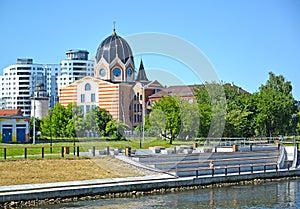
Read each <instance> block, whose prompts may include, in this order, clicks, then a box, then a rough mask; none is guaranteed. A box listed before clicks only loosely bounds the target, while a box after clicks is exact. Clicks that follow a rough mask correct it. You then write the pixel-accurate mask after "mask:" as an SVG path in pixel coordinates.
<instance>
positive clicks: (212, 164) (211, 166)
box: [209, 161, 214, 169]
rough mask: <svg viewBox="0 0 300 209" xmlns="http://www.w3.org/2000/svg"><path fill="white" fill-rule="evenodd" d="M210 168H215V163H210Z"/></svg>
mask: <svg viewBox="0 0 300 209" xmlns="http://www.w3.org/2000/svg"><path fill="white" fill-rule="evenodd" d="M209 167H210V168H211V169H213V168H214V163H213V161H210V162H209Z"/></svg>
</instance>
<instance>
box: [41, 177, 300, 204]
mask: <svg viewBox="0 0 300 209" xmlns="http://www.w3.org/2000/svg"><path fill="white" fill-rule="evenodd" d="M299 187H300V180H290V181H288V180H285V181H272V182H264V183H258V184H251V185H232V186H224V187H220V188H218V187H213V188H205V189H198V190H191V191H184V192H176V193H167V194H161V195H146V196H142V197H135V198H116V199H101V200H93V201H79V202H74V203H68V204H61V205H59V208H81V209H91V208H93V209H94V208H95V209H98V208H99V209H102V208H114V209H119V208H129V209H137V208H138V209H143V208H147V209H148V208H157V209H160V208H178V209H181V208H189V209H193V208H211V209H212V208H250V209H252V208H263V209H265V208H300V201H299V200H300V199H299V197H300V193H299V191H300V190H299ZM40 208H51V207H49V206H45V207H40ZM53 208H57V205H56V206H53Z"/></svg>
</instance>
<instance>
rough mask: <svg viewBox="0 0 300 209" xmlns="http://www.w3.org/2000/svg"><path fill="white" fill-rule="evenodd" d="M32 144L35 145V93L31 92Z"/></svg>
mask: <svg viewBox="0 0 300 209" xmlns="http://www.w3.org/2000/svg"><path fill="white" fill-rule="evenodd" d="M32 143H33V144H35V91H34V92H33V141H32Z"/></svg>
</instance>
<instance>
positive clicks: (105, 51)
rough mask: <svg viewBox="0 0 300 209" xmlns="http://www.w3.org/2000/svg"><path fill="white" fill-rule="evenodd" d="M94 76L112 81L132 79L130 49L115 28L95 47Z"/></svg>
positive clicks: (132, 70) (129, 80)
mask: <svg viewBox="0 0 300 209" xmlns="http://www.w3.org/2000/svg"><path fill="white" fill-rule="evenodd" d="M94 76H95V77H96V78H100V79H103V80H110V81H113V82H132V81H134V60H133V55H132V50H131V48H130V46H129V44H128V43H127V41H126V40H125V39H124V38H122V37H120V36H119V35H117V33H116V30H115V28H114V29H113V33H112V35H110V36H108V37H107V38H106V39H104V40H103V41H102V42H101V43H100V45H99V47H98V49H97V53H96V56H95V72H94Z"/></svg>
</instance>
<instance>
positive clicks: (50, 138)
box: [49, 110, 53, 153]
mask: <svg viewBox="0 0 300 209" xmlns="http://www.w3.org/2000/svg"><path fill="white" fill-rule="evenodd" d="M49 114H50V153H52V114H53V112H52V110H51V111H50V112H49Z"/></svg>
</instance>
